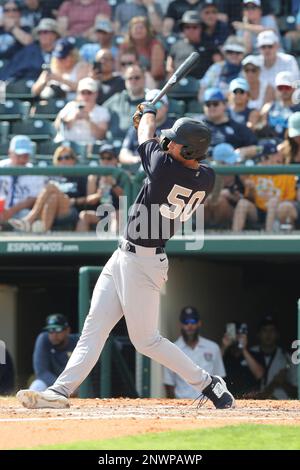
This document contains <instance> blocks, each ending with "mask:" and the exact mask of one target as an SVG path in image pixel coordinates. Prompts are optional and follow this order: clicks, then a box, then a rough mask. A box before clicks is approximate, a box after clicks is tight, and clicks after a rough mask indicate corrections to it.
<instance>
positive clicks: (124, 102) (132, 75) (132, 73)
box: [104, 65, 145, 140]
mask: <svg viewBox="0 0 300 470" xmlns="http://www.w3.org/2000/svg"><path fill="white" fill-rule="evenodd" d="M124 78H125V87H126V89H125V90H123V91H121V92H120V93H116V94H115V95H113V96H111V97H110V98H109V99H108V100H107V101H106V102H105V103H104V107H105V108H106V109H107V110H108V111H109V113H110V116H111V119H110V126H109V130H110V133H111V135H112V137H113V138H115V139H121V140H123V139H124V137H125V135H126V132H127V131H128V129H129V127H131V126H132V116H133V114H134V112H135V110H136V107H137V105H138V104H140V103H141V102H142V101H143V100H144V97H145V75H144V72H143V70H142V68H141V67H140V66H139V65H132V66H129V67H128V68H127V69H126V71H125V74H124Z"/></svg>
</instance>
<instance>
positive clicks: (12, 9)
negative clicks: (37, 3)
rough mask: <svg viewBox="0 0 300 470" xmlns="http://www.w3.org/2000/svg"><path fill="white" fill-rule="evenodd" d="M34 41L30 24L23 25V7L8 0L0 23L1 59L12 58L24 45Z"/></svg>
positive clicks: (12, 0)
mask: <svg viewBox="0 0 300 470" xmlns="http://www.w3.org/2000/svg"><path fill="white" fill-rule="evenodd" d="M32 42H33V37H32V35H31V30H30V27H29V26H21V7H20V4H19V3H18V2H17V1H14V0H8V1H6V2H5V3H4V5H3V17H2V21H1V25H0V59H11V58H12V57H13V56H14V55H15V54H16V52H18V51H19V50H20V49H22V47H23V46H28V45H29V44H31V43H32Z"/></svg>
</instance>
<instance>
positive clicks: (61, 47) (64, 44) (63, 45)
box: [52, 37, 75, 59]
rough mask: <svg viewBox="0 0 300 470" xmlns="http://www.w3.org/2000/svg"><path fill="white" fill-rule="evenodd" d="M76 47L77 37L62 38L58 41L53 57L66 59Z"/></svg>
mask: <svg viewBox="0 0 300 470" xmlns="http://www.w3.org/2000/svg"><path fill="white" fill-rule="evenodd" d="M74 48H75V39H74V38H73V37H68V38H61V39H59V40H58V41H56V44H55V47H54V50H53V52H52V57H56V58H57V59H64V58H65V57H67V56H68V55H69V54H70V52H71V51H72V50H73V49H74Z"/></svg>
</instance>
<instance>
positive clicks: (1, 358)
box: [0, 340, 6, 365]
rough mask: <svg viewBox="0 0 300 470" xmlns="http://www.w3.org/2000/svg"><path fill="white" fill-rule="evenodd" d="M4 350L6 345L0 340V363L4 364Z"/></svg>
mask: <svg viewBox="0 0 300 470" xmlns="http://www.w3.org/2000/svg"><path fill="white" fill-rule="evenodd" d="M5 351H6V346H5V343H4V341H1V340H0V365H1V364H2V365H4V364H6V354H5Z"/></svg>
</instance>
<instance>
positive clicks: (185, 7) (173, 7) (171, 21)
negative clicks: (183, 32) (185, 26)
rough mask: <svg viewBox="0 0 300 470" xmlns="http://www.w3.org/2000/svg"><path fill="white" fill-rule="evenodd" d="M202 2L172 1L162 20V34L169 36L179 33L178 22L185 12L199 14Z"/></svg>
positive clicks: (197, 0) (199, 0)
mask: <svg viewBox="0 0 300 470" xmlns="http://www.w3.org/2000/svg"><path fill="white" fill-rule="evenodd" d="M202 3H203V0H173V1H171V2H170V3H169V5H168V8H167V12H166V14H165V18H164V24H163V33H164V36H166V37H167V36H169V34H170V33H171V32H172V31H173V32H174V33H179V32H180V22H181V20H182V18H183V16H184V14H185V13H186V12H187V11H191V10H194V11H196V12H199V10H200V7H201V4H202Z"/></svg>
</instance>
